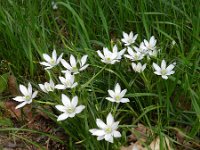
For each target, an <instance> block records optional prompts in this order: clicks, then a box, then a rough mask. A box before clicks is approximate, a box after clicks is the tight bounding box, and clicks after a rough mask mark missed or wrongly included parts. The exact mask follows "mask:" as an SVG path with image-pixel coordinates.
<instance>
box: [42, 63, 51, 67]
mask: <svg viewBox="0 0 200 150" xmlns="http://www.w3.org/2000/svg"><path fill="white" fill-rule="evenodd" d="M40 64H41V65H43V66H47V67H49V66H51V65H50V64H49V63H47V62H40Z"/></svg>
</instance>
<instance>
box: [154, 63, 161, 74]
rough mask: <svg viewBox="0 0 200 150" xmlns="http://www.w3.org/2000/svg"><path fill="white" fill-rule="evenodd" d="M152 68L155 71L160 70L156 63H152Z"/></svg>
mask: <svg viewBox="0 0 200 150" xmlns="http://www.w3.org/2000/svg"><path fill="white" fill-rule="evenodd" d="M153 68H154V69H155V70H156V71H157V72H161V68H160V67H159V66H158V65H157V64H156V63H153Z"/></svg>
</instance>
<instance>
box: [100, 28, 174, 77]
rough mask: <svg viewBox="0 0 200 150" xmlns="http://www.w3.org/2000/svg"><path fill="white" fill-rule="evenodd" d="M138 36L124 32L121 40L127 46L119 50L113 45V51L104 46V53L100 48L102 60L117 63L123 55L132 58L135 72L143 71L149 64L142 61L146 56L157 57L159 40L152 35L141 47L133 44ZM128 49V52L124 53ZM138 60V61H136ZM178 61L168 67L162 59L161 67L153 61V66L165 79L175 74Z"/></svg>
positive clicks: (156, 72) (107, 62)
mask: <svg viewBox="0 0 200 150" xmlns="http://www.w3.org/2000/svg"><path fill="white" fill-rule="evenodd" d="M137 37H138V34H135V35H134V34H133V32H130V33H129V34H127V33H125V32H123V38H122V39H121V41H122V42H123V43H124V46H125V48H124V49H122V50H121V51H119V52H118V48H117V46H116V45H115V46H114V47H113V50H112V52H111V51H110V50H109V49H108V48H106V47H104V48H103V54H102V53H101V51H100V50H98V51H97V53H98V55H99V56H100V58H101V61H102V62H103V63H106V64H115V63H116V62H120V60H121V58H122V56H123V55H124V57H126V58H128V59H130V60H131V61H132V64H131V66H132V69H133V70H134V71H135V72H138V73H141V72H143V71H144V70H145V69H146V66H147V64H146V63H144V64H142V63H141V62H138V61H141V60H143V59H144V58H145V56H146V57H147V58H148V59H150V58H151V57H157V55H158V52H159V51H160V50H158V49H157V47H156V43H157V40H156V39H155V37H154V36H151V38H150V39H149V41H148V40H146V39H144V40H143V41H142V42H141V43H140V44H139V47H137V46H135V45H133V44H134V43H135V41H136V39H137ZM126 50H127V52H128V54H124V53H125V51H126ZM135 62H137V63H135ZM175 64H176V63H173V64H170V65H169V66H168V67H166V61H165V60H162V64H161V67H159V66H158V65H157V64H156V63H154V62H153V65H152V66H153V68H154V70H155V72H154V73H155V74H157V75H161V77H162V78H163V79H168V76H169V75H171V74H174V72H175V71H173V69H174V67H175Z"/></svg>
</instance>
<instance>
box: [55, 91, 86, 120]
mask: <svg viewBox="0 0 200 150" xmlns="http://www.w3.org/2000/svg"><path fill="white" fill-rule="evenodd" d="M61 100H62V103H63V105H56V106H55V107H56V108H57V109H58V110H59V111H61V112H63V113H62V114H61V115H59V116H58V118H57V121H62V120H65V119H67V118H73V117H74V116H75V115H76V114H79V113H81V112H82V111H83V109H85V106H84V105H79V106H77V104H78V97H77V96H74V97H73V98H72V101H71V100H70V99H69V97H67V96H66V95H65V94H62V99H61Z"/></svg>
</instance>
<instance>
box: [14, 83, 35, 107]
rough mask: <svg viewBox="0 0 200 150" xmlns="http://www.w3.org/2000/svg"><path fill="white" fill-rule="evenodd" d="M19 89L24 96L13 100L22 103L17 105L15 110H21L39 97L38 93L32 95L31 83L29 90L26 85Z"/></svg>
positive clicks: (20, 86)
mask: <svg viewBox="0 0 200 150" xmlns="http://www.w3.org/2000/svg"><path fill="white" fill-rule="evenodd" d="M19 89H20V91H21V93H22V94H23V96H17V97H15V98H13V100H15V101H17V102H21V104H19V105H17V106H16V108H15V109H18V108H21V107H23V106H24V105H26V104H30V103H31V102H32V100H33V99H34V98H35V97H36V96H37V93H38V91H35V92H34V93H32V86H31V84H30V83H28V88H26V87H25V86H24V85H19Z"/></svg>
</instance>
